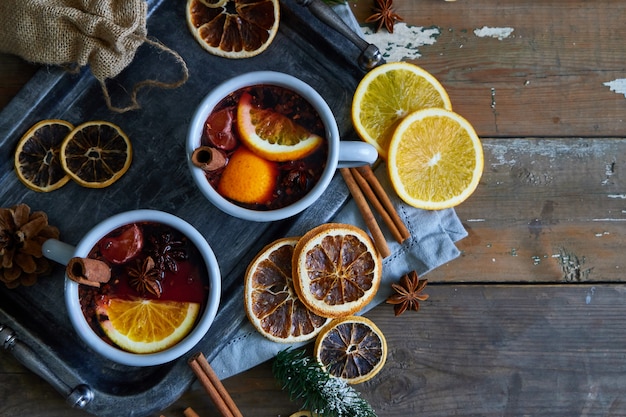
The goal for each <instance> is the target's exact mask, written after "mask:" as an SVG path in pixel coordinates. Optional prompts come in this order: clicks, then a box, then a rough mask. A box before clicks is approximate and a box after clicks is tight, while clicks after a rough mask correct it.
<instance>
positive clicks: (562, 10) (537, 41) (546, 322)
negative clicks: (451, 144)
mask: <svg viewBox="0 0 626 417" xmlns="http://www.w3.org/2000/svg"><path fill="white" fill-rule="evenodd" d="M395 4H396V11H397V13H398V14H400V15H401V16H402V17H403V18H404V19H405V22H406V23H408V24H409V25H411V26H421V27H425V28H437V29H438V31H439V33H438V35H437V36H436V42H434V44H432V45H425V46H420V47H419V52H420V54H421V57H419V58H418V59H416V60H415V62H416V63H417V64H419V65H421V66H423V67H424V68H426V69H427V70H429V71H431V72H432V73H433V74H435V75H436V76H437V77H438V78H439V79H440V80H441V81H442V83H443V84H444V86H445V87H446V88H447V90H448V91H449V93H450V97H451V99H452V103H453V107H454V109H455V111H457V112H458V113H460V114H462V115H463V116H465V117H466V118H467V119H468V120H470V121H471V122H472V124H473V125H474V126H475V128H476V130H477V131H478V133H479V135H480V136H481V138H482V139H483V143H484V147H485V156H486V162H485V171H484V176H483V178H482V181H481V184H480V186H479V187H478V189H477V191H476V192H475V194H474V195H473V196H472V197H471V198H470V199H469V200H468V201H466V202H465V203H463V204H462V205H461V206H459V207H458V208H457V213H458V215H459V217H460V218H461V220H462V221H463V223H464V225H465V227H466V228H467V230H468V232H469V236H468V237H467V238H466V239H464V240H463V241H461V242H459V245H458V246H459V248H460V249H461V250H462V255H461V257H460V258H458V259H457V260H454V261H452V262H450V263H449V264H447V265H444V266H442V267H440V268H438V269H437V270H435V271H433V272H431V273H430V274H429V275H428V279H429V287H428V289H427V291H426V292H427V293H429V294H430V299H429V301H427V302H426V303H424V304H423V308H422V310H421V311H420V312H419V313H417V314H412V313H410V312H409V313H405V315H403V316H401V317H399V318H396V317H394V316H393V313H392V309H391V307H390V306H385V305H381V306H379V307H377V308H375V309H374V310H372V311H371V312H370V313H368V314H367V315H368V317H370V318H371V319H373V320H374V321H375V322H376V323H377V324H378V325H379V326H380V327H381V329H382V330H383V332H384V333H385V335H386V336H387V340H388V343H389V349H390V351H389V357H388V361H387V364H386V366H385V368H384V369H383V371H382V372H381V373H380V374H379V375H378V376H377V377H375V378H374V379H372V380H371V381H368V382H366V383H365V384H362V385H359V386H357V387H356V388H357V389H358V390H359V391H360V392H362V393H363V396H364V397H365V398H367V399H368V400H369V401H370V402H371V404H372V405H373V406H374V408H375V409H376V410H377V412H378V415H379V416H381V417H382V416H385V417H391V416H407V415H423V416H430V417H433V416H450V415H457V416H521V415H529V416H540V415H541V416H546V415H549V416H564V417H565V416H567V417H569V416H578V415H580V416H624V415H626V398H625V397H624V392H625V390H626V380H625V379H624V378H623V375H624V373H625V372H626V363H625V360H626V336H625V332H624V329H623V327H624V324H623V317H624V315H625V314H626V303H625V302H624V301H625V293H626V287H625V286H624V285H623V281H624V279H623V271H624V270H625V269H626V260H625V259H626V258H625V257H624V256H623V253H624V249H623V248H624V246H625V245H624V243H626V242H625V237H624V231H625V228H624V224H625V222H626V176H625V175H624V173H623V167H625V166H626V161H625V159H626V127H625V123H626V98H625V97H624V93H623V92H622V93H620V92H619V91H612V89H611V88H610V86H609V83H611V82H613V81H615V80H620V79H623V78H626V67H625V64H624V62H626V46H624V42H623V39H625V38H626V27H625V26H624V25H623V22H624V18H625V17H626V2H622V1H613V0H600V1H594V2H588V1H584V0H546V1H541V2H536V1H535V2H533V1H523V0H515V1H513V0H504V1H493V0H472V1H466V0H459V1H456V2H443V1H440V0H421V1H415V0H396V2H395ZM354 11H355V16H356V17H357V19H358V20H359V21H360V22H362V21H363V20H364V19H365V18H366V17H367V16H368V14H369V13H370V1H369V0H359V2H358V3H357V5H356V6H354ZM481 28H488V29H489V28H495V29H500V31H501V32H502V30H503V29H513V30H512V31H510V30H509V31H508V32H507V33H509V34H508V35H507V36H505V37H504V38H503V39H498V38H495V37H490V36H484V35H481V34H480V32H476V30H479V29H481ZM35 69H36V67H34V66H32V65H28V64H26V63H24V62H22V61H20V60H19V59H16V58H14V57H10V56H7V55H0V105H2V106H4V105H5V104H6V103H7V102H8V100H10V98H11V97H12V96H13V95H14V94H15V92H16V91H17V90H18V89H19V86H21V85H22V84H23V83H24V82H26V81H27V80H28V78H29V76H30V75H32V73H33V71H34V70H35ZM622 88H626V87H622ZM270 366H271V364H270V363H269V362H268V363H264V364H261V365H259V366H257V367H256V368H254V369H252V370H250V371H248V372H245V373H243V374H241V375H238V376H235V377H232V378H229V379H227V380H226V381H225V385H226V386H227V388H228V389H229V391H230V392H231V393H232V395H233V397H234V399H235V401H236V402H237V403H238V405H239V406H240V408H241V409H242V411H243V414H244V415H254V416H288V415H289V414H290V413H292V412H294V411H296V410H297V409H298V405H297V404H295V403H290V401H289V399H288V397H287V395H286V394H285V393H283V392H282V391H281V390H280V387H278V386H277V385H276V383H275V381H274V379H273V377H272V375H271V371H270ZM0 398H1V399H2V401H0V416H2V417H5V416H6V417H8V416H17V415H21V416H30V417H52V416H85V415H87V414H86V413H84V412H81V411H78V410H71V409H69V408H68V407H67V406H66V405H65V403H64V401H63V399H62V398H61V397H60V396H59V395H58V394H57V393H56V392H55V391H54V390H53V389H52V388H51V387H49V386H48V385H47V384H46V383H44V382H43V381H41V380H40V379H39V378H38V377H36V376H35V375H33V374H31V373H30V372H28V371H27V370H25V369H24V368H23V367H22V366H21V365H19V364H18V363H17V362H16V361H15V360H14V359H13V358H12V357H11V356H10V355H8V354H5V353H1V354H0ZM187 406H191V407H193V408H194V409H195V410H196V411H197V412H198V413H199V414H200V416H213V415H217V412H216V411H215V408H214V407H213V405H212V404H211V401H210V400H209V398H208V396H207V395H206V394H204V392H203V391H201V390H191V391H190V392H188V393H187V394H185V395H184V396H183V397H182V398H181V399H180V400H179V401H177V402H176V404H174V405H173V406H172V407H170V408H169V409H168V410H164V411H163V413H164V414H165V415H166V416H168V417H175V416H182V410H183V409H184V408H185V407H187Z"/></svg>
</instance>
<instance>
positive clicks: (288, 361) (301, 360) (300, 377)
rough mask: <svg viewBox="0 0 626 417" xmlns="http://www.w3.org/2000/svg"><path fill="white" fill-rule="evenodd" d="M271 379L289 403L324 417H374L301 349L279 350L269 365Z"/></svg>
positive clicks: (346, 387)
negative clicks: (282, 391)
mask: <svg viewBox="0 0 626 417" xmlns="http://www.w3.org/2000/svg"><path fill="white" fill-rule="evenodd" d="M272 372H273V374H274V377H275V378H276V379H277V380H278V381H279V382H280V383H281V385H282V388H283V390H286V391H287V392H289V395H290V396H291V400H292V401H294V400H301V401H303V405H302V408H303V409H305V410H309V411H311V413H313V414H314V415H315V414H317V415H319V416H323V417H376V413H375V412H374V410H373V409H372V407H371V406H370V404H369V403H368V402H367V401H365V400H364V399H363V398H362V397H361V395H360V394H359V393H358V392H357V391H356V390H355V389H354V388H352V387H351V386H350V385H348V384H347V383H346V382H345V381H344V380H343V379H340V378H335V377H334V376H332V375H330V374H329V373H327V372H326V371H324V369H323V368H322V366H321V365H320V364H319V363H318V362H317V361H316V360H315V359H313V358H311V357H310V356H308V355H307V354H306V352H305V351H304V350H291V349H286V350H282V351H280V352H279V353H278V355H276V359H275V360H274V363H273V365H272Z"/></svg>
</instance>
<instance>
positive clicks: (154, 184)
mask: <svg viewBox="0 0 626 417" xmlns="http://www.w3.org/2000/svg"><path fill="white" fill-rule="evenodd" d="M184 9H185V2H177V1H151V2H149V19H148V34H149V36H150V37H152V38H156V39H158V40H159V41H161V42H162V43H164V44H165V45H167V46H168V47H170V48H172V49H174V50H175V51H177V52H178V53H179V54H180V55H181V56H182V57H183V59H184V60H185V62H186V63H187V65H188V67H189V74H190V78H189V81H188V82H187V83H186V84H184V85H183V86H182V87H179V88H177V89H174V90H161V89H151V90H143V91H142V92H141V93H140V95H139V101H140V104H141V106H142V109H141V110H138V111H133V112H129V113H125V114H116V113H113V112H111V111H109V110H108V109H107V107H106V105H105V103H104V100H103V95H102V91H101V90H100V86H99V84H98V83H97V82H96V81H95V79H94V78H93V77H92V76H91V75H90V73H89V72H87V71H83V72H81V73H79V74H69V73H66V72H64V71H62V70H61V69H59V68H45V69H42V70H40V71H39V72H38V73H37V74H36V75H35V76H34V77H33V79H32V80H31V81H30V82H29V83H28V84H27V85H26V86H25V87H24V89H23V90H22V91H21V92H20V93H19V94H18V96H17V97H16V98H15V99H14V100H13V101H12V102H11V103H10V104H9V105H8V106H7V107H6V108H5V109H4V110H3V111H2V113H0V204H1V206H2V207H10V206H12V205H16V204H19V203H26V204H28V205H29V206H30V207H31V208H32V210H43V211H45V212H46V213H47V214H48V216H49V220H50V223H51V224H53V225H55V226H57V227H58V228H59V229H60V231H61V240H63V241H65V242H67V243H70V244H76V243H78V241H79V240H80V238H81V237H82V235H83V234H84V233H85V232H86V231H87V230H89V229H90V228H91V227H93V226H94V225H95V224H97V223H99V222H100V221H102V220H104V219H106V218H108V217H110V216H111V215H113V214H117V213H120V212H123V211H127V210H132V209H138V208H150V209H158V210H163V211H166V212H170V213H173V214H175V215H177V216H179V217H181V218H183V219H184V220H186V221H188V222H189V223H191V224H192V225H194V226H195V227H196V228H197V229H198V230H199V231H200V232H201V233H202V234H203V236H204V237H205V238H206V239H207V241H208V242H209V244H210V245H211V246H212V248H213V249H214V251H215V254H216V257H217V259H218V261H219V263H220V269H221V273H222V276H223V278H222V283H223V290H222V302H221V305H220V310H219V312H218V316H217V318H216V321H215V323H214V324H213V326H212V327H211V329H210V330H209V332H208V334H207V335H206V336H205V337H204V339H203V340H202V341H201V342H200V343H199V344H198V345H197V346H196V347H195V348H194V349H193V350H192V352H190V353H189V354H188V355H187V356H185V357H183V358H180V359H179V360H176V361H174V362H171V363H168V364H165V365H162V366H157V367H149V368H133V367H127V366H122V365H117V364H115V363H112V362H110V361H108V360H106V359H104V358H102V357H100V356H99V355H97V354H96V353H94V352H92V351H90V350H89V349H88V348H87V347H86V346H85V345H84V344H83V343H82V341H81V340H80V339H79V338H78V336H77V335H76V334H75V332H74V330H73V328H72V327H71V325H70V322H69V318H68V316H67V313H66V310H65V304H64V302H63V283H64V270H63V267H61V266H56V267H55V269H54V271H53V274H52V276H50V277H44V278H41V279H40V280H39V281H38V283H37V284H36V285H35V286H33V287H28V288H23V287H21V288H18V289H15V290H8V289H6V288H4V286H3V285H2V286H0V324H4V325H6V326H9V327H11V328H12V329H13V330H14V331H15V333H16V336H17V337H18V338H19V340H21V341H22V342H24V343H26V344H27V345H29V346H30V347H31V348H32V349H33V351H34V352H35V354H36V355H38V356H39V357H40V358H41V359H42V362H44V363H45V364H46V365H47V366H48V367H49V368H50V369H51V370H52V372H54V373H55V374H56V376H57V377H58V378H59V379H60V380H61V381H62V383H64V384H66V385H67V386H68V387H76V386H78V385H80V384H86V385H88V386H89V387H90V388H91V389H92V391H93V392H94V398H93V400H92V401H91V402H90V403H89V404H87V406H86V407H85V410H86V411H88V412H90V413H92V414H95V415H99V416H119V415H132V416H145V415H149V414H152V413H155V412H158V411H159V410H162V409H164V408H166V407H167V406H168V405H170V404H171V403H173V402H174V401H175V400H176V399H178V398H179V396H180V395H182V393H183V392H184V391H185V390H186V389H188V387H189V386H190V384H191V383H192V382H193V374H192V372H191V371H190V369H189V367H188V365H187V359H188V357H189V356H190V355H191V354H192V353H193V352H196V351H202V352H204V354H205V355H206V356H207V357H208V358H209V360H210V359H211V358H213V357H214V356H215V355H216V353H217V352H219V350H220V348H221V347H222V346H223V345H224V344H225V343H226V342H228V340H229V336H231V335H232V334H233V333H234V331H235V330H236V329H237V328H238V327H239V326H240V324H241V323H242V321H243V320H245V317H244V314H243V304H242V276H243V273H244V270H245V266H246V265H247V263H248V262H249V261H250V260H251V259H252V257H253V256H254V254H255V253H256V252H257V251H258V250H259V249H260V248H261V247H262V246H263V245H265V244H266V243H268V242H270V241H271V240H273V239H275V238H277V237H279V236H284V235H298V234H301V233H303V232H304V231H305V230H308V229H309V228H311V227H313V226H315V225H317V224H320V223H323V222H326V221H329V220H331V219H332V216H333V215H334V214H335V213H336V212H337V211H338V210H339V208H341V206H342V205H343V204H344V203H345V201H346V199H347V191H346V189H345V187H344V186H343V184H342V182H341V181H340V180H339V179H338V178H337V177H336V178H335V179H334V180H333V182H332V183H331V185H330V187H329V188H328V190H327V192H326V193H325V195H324V196H323V197H322V198H321V199H320V200H319V201H318V202H316V203H315V204H314V205H313V206H312V207H310V208H309V209H307V210H306V211H305V212H303V213H302V214H301V215H299V216H297V217H294V218H291V219H288V220H286V221H282V222H274V223H255V222H247V221H243V220H238V219H235V218H233V217H230V216H228V215H225V214H223V213H221V212H220V211H218V210H217V209H216V208H214V207H213V206H211V205H210V204H209V203H208V202H207V201H206V200H205V199H204V198H203V197H202V196H201V195H200V193H199V192H198V191H197V190H196V187H195V185H194V184H193V182H192V179H191V176H190V175H189V173H188V170H187V164H186V155H185V149H184V141H185V135H186V131H187V128H188V124H189V121H190V119H191V116H192V114H193V112H194V109H195V107H196V105H197V104H198V103H199V102H200V101H201V99H202V98H203V97H204V96H205V95H206V94H207V93H208V92H209V91H210V90H211V88H212V87H214V86H215V85H216V84H218V83H219V82H221V81H223V80H226V79H228V78H230V77H232V76H235V75H238V74H241V73H245V72H248V71H253V70H276V71H281V72H285V73H289V74H292V75H294V76H296V77H298V78H300V79H302V80H304V81H306V82H308V83H309V84H311V85H312V86H313V87H314V88H315V89H316V90H317V91H319V92H320V94H321V95H322V96H323V97H324V98H325V99H326V100H327V101H328V103H329V105H330V107H331V109H332V110H333V113H334V114H335V116H336V118H337V121H338V124H339V130H340V132H341V134H342V137H344V138H345V137H350V138H354V134H353V132H352V130H351V124H350V117H349V106H350V101H351V98H352V94H353V92H354V88H355V87H356V84H357V83H358V80H359V79H360V78H361V76H362V72H361V70H360V69H359V67H358V65H357V59H358V56H359V53H360V51H359V50H358V49H357V48H356V47H355V46H354V44H352V43H350V42H349V41H347V40H346V39H345V38H343V37H342V36H341V35H339V34H337V33H335V32H334V31H333V30H331V29H329V27H327V26H326V25H324V24H323V23H321V22H320V21H318V20H317V19H316V18H315V17H313V16H312V15H311V14H310V13H309V11H308V10H307V9H306V8H303V7H302V6H300V5H298V4H296V3H295V2H294V1H291V0H285V1H282V2H281V23H280V30H279V33H278V35H277V36H276V38H275V40H274V41H273V43H272V45H271V46H270V47H269V48H268V50H266V51H265V52H264V53H262V54H260V55H259V56H256V57H253V58H249V59H244V60H228V59H225V58H219V57H215V56H212V55H210V54H208V53H206V52H205V51H204V50H203V49H201V47H200V46H199V45H198V44H197V43H196V41H195V40H194V39H193V37H192V36H191V34H190V32H189V31H188V29H187V26H186V22H185V10H184ZM179 76H180V72H179V67H178V66H177V64H176V63H175V62H174V60H173V59H171V58H170V57H168V56H167V54H162V53H158V52H157V51H155V50H154V49H153V48H151V47H149V46H147V45H144V46H142V47H141V48H140V50H139V51H138V53H137V56H136V57H135V59H134V61H133V63H132V64H131V65H130V66H129V67H128V68H127V69H126V70H125V71H124V72H123V73H122V74H120V76H119V77H117V78H116V79H115V80H110V81H109V86H110V88H111V90H112V91H113V92H114V93H113V95H112V98H113V102H114V104H116V105H120V106H121V105H124V104H125V102H126V100H127V99H128V96H127V94H126V93H125V92H124V89H127V90H129V89H130V88H132V85H133V84H134V83H135V82H137V81H140V80H143V79H147V78H159V79H162V80H176V79H177V78H178V77H179ZM47 118H60V119H65V120H68V121H70V122H72V123H74V124H79V123H82V122H85V121H89V120H108V121H111V122H113V123H116V124H118V125H119V126H120V127H121V128H122V129H123V130H124V131H125V132H126V133H127V134H128V136H129V137H130V138H131V141H132V143H133V150H134V159H133V163H132V165H131V167H130V169H129V171H128V172H127V173H126V174H125V175H124V177H122V179H121V180H120V181H118V182H117V183H115V184H114V185H112V186H110V187H108V188H104V189H97V190H94V189H86V188H82V187H80V186H78V185H76V184H74V183H69V184H67V185H65V186H64V187H62V188H61V189H59V190H56V191H53V192H51V193H37V192H33V191H30V190H28V189H27V188H26V187H25V186H24V185H22V184H21V183H20V182H19V181H18V179H17V177H16V176H15V173H14V172H13V152H14V149H15V145H16V143H17V141H18V140H19V138H20V137H21V135H22V134H24V132H26V130H28V128H29V127H30V126H31V125H33V124H34V123H36V122H37V121H39V120H42V119H47ZM3 354H7V353H3Z"/></svg>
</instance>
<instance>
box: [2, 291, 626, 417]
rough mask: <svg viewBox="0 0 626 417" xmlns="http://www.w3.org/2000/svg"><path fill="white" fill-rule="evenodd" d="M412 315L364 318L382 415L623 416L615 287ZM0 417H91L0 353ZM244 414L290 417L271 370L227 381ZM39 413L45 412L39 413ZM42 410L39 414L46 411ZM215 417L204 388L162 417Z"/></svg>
mask: <svg viewBox="0 0 626 417" xmlns="http://www.w3.org/2000/svg"><path fill="white" fill-rule="evenodd" d="M426 293H428V294H429V295H430V299H429V300H428V301H426V302H424V303H422V308H421V310H420V311H419V312H418V313H414V312H407V313H405V314H404V315H402V316H400V317H394V316H393V310H392V307H391V306H390V305H380V306H379V307H377V308H375V309H374V310H372V311H371V312H369V313H368V314H367V316H368V317H369V318H371V319H372V320H373V321H374V322H375V323H376V324H377V325H378V326H379V327H380V328H381V330H382V331H383V333H384V334H385V336H386V339H387V342H388V347H389V356H388V358H387V364H386V365H385V367H384V368H383V370H382V371H381V373H380V374H378V375H377V376H376V377H375V378H373V379H372V380H370V381H368V382H366V383H364V384H360V385H357V386H355V388H356V389H357V390H358V391H359V392H361V393H362V395H363V396H364V397H365V398H366V399H367V400H368V401H369V402H370V403H371V404H372V405H373V406H374V408H375V409H376V411H377V413H378V415H379V416H381V417H395V416H403V417H404V416H407V415H411V416H414V415H425V416H429V417H440V416H441V417H444V416H445V417H449V416H451V415H457V416H520V415H535V416H545V415H550V416H563V417H570V416H573V415H581V416H623V415H626V401H624V399H623V393H624V390H625V389H626V381H625V380H624V378H623V375H624V372H626V364H625V363H624V361H623V358H624V356H625V355H626V333H625V332H624V331H623V317H624V315H625V314H626V305H625V304H624V302H623V300H624V295H625V294H626V286H624V285H622V284H611V285H607V284H599V285H589V284H580V285H523V286H519V285H456V284H455V285H433V284H429V286H428V287H427V290H426ZM0 370H1V371H0V393H7V394H10V395H3V396H2V398H3V401H2V402H0V415H2V416H4V415H7V416H8V415H29V416H60V415H63V416H76V417H79V416H88V415H89V414H87V413H84V412H81V411H78V410H70V409H68V408H66V406H65V404H64V402H63V400H62V398H61V397H60V396H59V395H57V394H56V392H54V391H53V390H52V388H51V387H50V386H48V385H47V384H45V383H43V382H41V381H40V380H39V379H38V378H37V377H36V376H35V375H33V374H31V373H30V372H28V371H26V370H24V369H22V368H21V367H19V366H17V365H16V364H15V363H14V361H13V359H12V358H10V357H9V356H7V355H0ZM224 382H225V385H226V387H227V389H228V390H229V392H230V393H231V395H232V396H233V398H234V400H235V401H236V403H237V405H238V406H239V407H240V409H241V411H242V413H243V414H244V415H254V416H259V417H264V416H267V417H270V416H277V415H281V416H287V415H289V414H290V413H292V412H295V411H296V410H297V408H298V404H297V403H292V402H290V401H289V398H288V396H287V395H286V393H284V392H283V391H281V389H280V387H279V386H278V385H277V384H276V382H275V380H274V379H273V376H272V374H271V363H270V362H267V363H264V364H262V365H259V366H258V367H256V368H254V369H252V370H251V371H248V372H246V373H244V374H241V375H237V376H234V377H232V378H229V379H227V380H225V381H224ZM37 404H40V405H37ZM44 405H45V409H44ZM188 406H191V407H193V408H194V409H195V410H196V411H197V412H198V414H199V415H201V416H210V415H217V414H216V412H215V408H214V407H213V405H212V403H211V401H210V399H209V397H208V396H207V395H206V394H205V393H204V392H203V391H202V390H201V388H199V387H195V388H194V389H192V390H190V391H189V392H187V393H186V394H185V395H183V397H181V399H180V400H179V401H177V402H176V403H175V404H174V405H172V406H171V407H169V408H168V409H167V410H164V411H163V414H164V415H165V416H167V417H176V416H182V410H183V409H184V408H185V407H188Z"/></svg>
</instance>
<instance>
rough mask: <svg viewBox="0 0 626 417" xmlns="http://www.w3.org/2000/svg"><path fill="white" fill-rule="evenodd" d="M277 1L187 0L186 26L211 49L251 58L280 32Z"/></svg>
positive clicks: (216, 53) (220, 52) (224, 53)
mask: <svg viewBox="0 0 626 417" xmlns="http://www.w3.org/2000/svg"><path fill="white" fill-rule="evenodd" d="M279 17H280V7H279V3H278V0H188V2H187V25H188V27H189V30H191V33H192V34H193V36H194V38H195V39H196V41H198V43H199V44H200V45H201V46H202V47H203V48H204V49H205V50H207V51H208V52H210V53H211V54H214V55H218V56H222V57H226V58H249V57H252V56H255V55H258V54H260V53H261V52H263V51H265V50H266V49H267V47H268V46H269V45H270V44H271V43H272V41H273V40H274V37H275V36H276V33H277V32H278V23H279Z"/></svg>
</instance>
